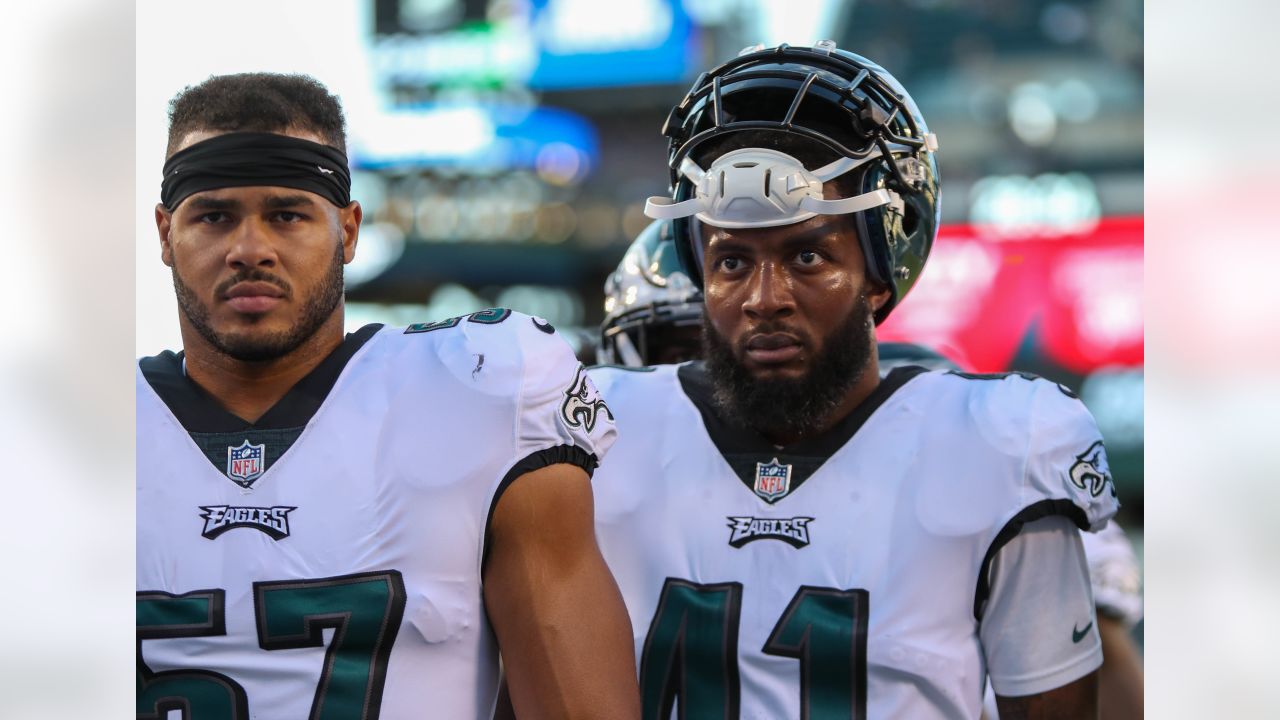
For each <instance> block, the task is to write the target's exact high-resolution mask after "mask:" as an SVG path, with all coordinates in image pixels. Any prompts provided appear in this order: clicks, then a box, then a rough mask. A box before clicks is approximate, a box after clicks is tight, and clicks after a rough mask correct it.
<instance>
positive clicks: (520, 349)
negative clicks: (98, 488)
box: [136, 73, 638, 720]
mask: <svg viewBox="0 0 1280 720" xmlns="http://www.w3.org/2000/svg"><path fill="white" fill-rule="evenodd" d="M167 157H168V159H167V161H166V162H165V166H164V176H163V177H164V179H163V184H162V185H161V202H160V204H159V205H158V206H157V207H156V209H155V221H156V227H157V230H158V232H159V239H160V255H161V259H162V260H163V262H164V263H165V265H167V266H169V267H170V268H171V270H172V275H173V284H174V288H175V291H176V293H177V299H178V306H179V311H180V312H179V317H178V322H179V326H180V329H181V334H182V346H183V347H182V351H181V352H177V353H175V352H164V353H161V354H159V355H156V356H154V357H149V358H144V359H142V360H141V361H140V362H139V367H138V373H137V383H136V384H137V434H138V448H137V504H138V506H137V510H138V512H137V518H138V521H137V635H138V658H137V665H138V674H137V683H138V685H137V716H138V717H139V718H143V717H146V718H158V717H165V716H167V713H168V711H170V710H173V709H182V711H183V716H184V717H211V718H225V719H230V718H249V717H254V718H289V719H291V720H292V719H293V718H304V717H310V718H344V719H345V718H377V717H383V718H407V717H421V716H423V715H424V714H425V715H429V716H431V717H441V718H488V717H490V716H491V714H492V712H493V706H494V700H495V696H496V688H497V686H498V680H499V678H498V674H499V673H498V654H497V650H498V648H500V649H501V654H502V658H503V661H504V666H505V671H506V677H507V681H508V685H509V687H510V690H511V696H512V699H513V701H514V704H515V707H516V708H517V709H518V710H519V711H520V712H521V713H522V714H527V715H529V716H535V717H557V718H561V717H591V718H599V717H611V718H612V717H620V718H625V717H633V716H635V714H636V711H637V710H638V702H637V699H636V687H635V666H634V661H633V659H632V656H631V653H630V649H629V647H628V644H627V641H628V632H629V631H628V625H627V616H626V610H625V608H624V606H623V604H622V600H621V597H620V595H619V593H618V590H617V586H616V584H615V583H614V581H613V579H612V577H611V576H610V574H609V571H608V569H607V567H606V566H605V564H604V562H603V560H602V559H601V556H600V553H599V550H598V547H597V545H596V542H595V540H594V537H593V534H592V533H593V530H592V495H591V487H590V483H589V479H588V478H589V476H590V475H591V473H592V471H593V470H594V468H595V466H596V464H597V461H598V460H599V459H600V458H601V457H603V456H604V454H605V452H606V451H607V450H608V448H609V446H610V445H611V444H612V443H613V439H614V436H615V430H614V424H613V421H612V417H611V416H610V413H609V410H608V408H607V407H606V406H605V405H604V402H603V401H602V400H601V399H600V397H599V395H598V394H597V393H596V391H595V388H594V387H593V386H592V384H591V381H590V380H589V379H588V378H587V376H586V374H585V371H584V370H583V369H582V367H581V365H580V364H579V363H578V362H577V361H576V360H575V358H574V356H573V353H572V351H571V350H570V349H569V347H568V345H567V344H566V343H565V342H563V341H562V339H561V338H560V337H559V336H557V334H556V332H555V330H554V328H552V327H551V326H550V325H548V324H547V323H545V322H543V321H541V320H539V319H537V318H531V317H529V316H525V315H520V314H518V313H513V312H510V311H508V310H505V309H501V308H496V309H491V310H484V311H480V312H476V313H472V314H470V315H466V316H462V317H455V318H449V319H447V320H440V321H436V322H429V323H421V324H416V325H410V326H408V327H404V328H400V327H397V328H392V327H382V326H380V325H369V326H366V327H364V328H361V329H360V330H358V331H356V332H354V333H350V334H347V335H345V336H344V334H343V265H344V264H345V263H349V262H351V260H352V258H353V256H354V254H355V251H356V240H357V237H358V232H359V227H360V220H361V209H360V205H359V203H358V202H356V201H354V200H353V199H351V197H350V187H351V178H350V173H349V170H348V167H347V159H346V156H345V147H344V122H343V117H342V110H341V107H340V105H339V103H338V100H337V98H335V97H333V96H332V95H330V94H329V92H328V91H327V90H326V89H325V88H324V87H323V86H322V85H320V84H319V83H317V82H315V81H314V80H312V79H310V78H308V77H305V76H299V75H289V76H283V75H272V74H259V73H253V74H243V75H228V76H220V77H213V78H210V79H209V80H207V81H205V82H203V83H201V84H199V85H197V86H195V87H190V88H187V89H186V90H184V91H183V92H182V93H180V94H179V95H178V96H177V97H175V98H174V100H173V102H172V104H171V106H170V126H169V147H168V154H167ZM495 636H496V646H497V647H495ZM550 658H555V661H554V662H550V661H549V659H550Z"/></svg>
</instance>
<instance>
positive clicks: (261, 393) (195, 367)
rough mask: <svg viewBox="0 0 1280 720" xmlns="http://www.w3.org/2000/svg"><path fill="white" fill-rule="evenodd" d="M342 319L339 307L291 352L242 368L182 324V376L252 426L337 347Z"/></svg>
mask: <svg viewBox="0 0 1280 720" xmlns="http://www.w3.org/2000/svg"><path fill="white" fill-rule="evenodd" d="M342 337H343V313H342V307H341V306H339V307H338V309H337V310H335V311H334V313H333V315H331V316H330V317H329V319H328V320H326V321H325V323H324V324H323V325H321V326H320V328H319V329H318V330H316V332H315V333H314V334H313V335H312V336H311V337H310V338H308V339H307V340H306V341H305V342H303V343H302V344H301V345H299V346H298V347H297V348H295V349H294V350H293V351H292V352H290V353H288V354H286V355H282V356H280V357H278V358H275V359H272V360H266V361H262V362H245V361H242V360H236V359H235V358H233V357H231V356H229V355H225V354H223V353H222V352H220V351H218V350H217V349H216V348H214V347H213V346H212V345H210V344H209V342H208V341H207V340H205V339H204V338H203V337H202V336H201V335H200V334H199V333H198V332H196V331H195V330H194V329H193V328H190V327H188V326H187V325H186V323H183V325H182V346H183V351H184V356H185V358H186V374H187V377H188V378H190V379H191V380H192V381H193V382H195V383H196V384H197V385H199V386H200V387H201V388H202V389H203V390H204V391H205V392H207V393H209V395H210V396H211V397H212V398H213V399H214V400H215V401H216V402H217V403H218V404H219V405H221V406H222V408H223V409H224V410H226V411H227V412H229V413H231V414H232V415H235V416H236V417H238V418H240V419H242V420H244V421H246V422H250V423H253V422H257V421H258V418H260V417H262V416H263V415H264V414H266V412H267V411H268V410H270V409H271V408H272V406H274V405H275V404H276V403H277V402H279V401H280V399H281V398H283V397H284V396H285V394H286V393H288V392H289V390H290V388H292V387H293V386H294V385H296V384H297V383H298V381H299V380H301V379H302V378H304V377H306V376H307V374H308V373H310V372H311V371H312V370H314V369H315V368H316V366H317V365H319V364H320V363H321V362H323V361H324V359H325V358H326V357H328V356H329V353H331V352H333V351H334V349H335V348H337V347H338V346H339V345H341V344H342Z"/></svg>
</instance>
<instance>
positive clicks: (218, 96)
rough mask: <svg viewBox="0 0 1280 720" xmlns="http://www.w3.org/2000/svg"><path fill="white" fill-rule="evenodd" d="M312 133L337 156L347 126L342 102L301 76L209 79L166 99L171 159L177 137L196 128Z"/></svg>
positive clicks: (344, 144) (251, 75)
mask: <svg viewBox="0 0 1280 720" xmlns="http://www.w3.org/2000/svg"><path fill="white" fill-rule="evenodd" d="M288 129H296V130H305V131H308V132H313V133H315V134H316V135H319V136H320V137H321V138H323V139H324V141H325V144H327V145H331V146H333V147H335V148H337V149H338V150H341V151H342V152H343V153H346V151H347V140H346V130H347V123H346V120H345V119H344V118H343V115H342V102H341V101H339V100H338V98H337V97H336V96H334V95H333V94H332V93H330V92H329V89H328V88H326V87H325V86H324V85H322V84H320V83H319V82H318V81H317V80H316V79H315V78H313V77H311V76H309V75H302V74H290V75H286V74H281V73H265V72H258V73H238V74H235V75H213V76H211V77H210V78H209V79H208V80H205V81H204V82H202V83H200V84H199V85H192V86H188V87H186V88H184V89H183V90H182V92H180V93H178V94H177V95H175V96H174V98H173V99H172V100H170V101H169V146H168V149H167V150H166V151H165V156H166V157H168V156H170V155H172V154H173V153H174V152H175V151H176V150H177V148H178V144H179V143H180V142H182V138H184V137H186V135H187V134H188V133H190V132H193V131H196V130H222V131H227V132H282V131H284V130H288Z"/></svg>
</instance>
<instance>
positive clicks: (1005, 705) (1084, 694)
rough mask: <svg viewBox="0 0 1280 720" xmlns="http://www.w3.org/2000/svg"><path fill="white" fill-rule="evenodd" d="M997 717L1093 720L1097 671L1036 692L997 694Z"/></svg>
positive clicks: (1096, 690) (1008, 719)
mask: <svg viewBox="0 0 1280 720" xmlns="http://www.w3.org/2000/svg"><path fill="white" fill-rule="evenodd" d="M996 707H997V708H998V709H999V710H1000V720H1096V718H1097V717H1098V673H1097V672H1096V671H1095V672H1091V673H1089V674H1088V675H1085V676H1084V677H1082V678H1080V679H1079V680H1076V681H1075V682H1072V683H1068V684H1067V685H1063V686H1062V687H1060V688H1055V689H1053V690H1050V691H1048V692H1043V693H1040V694H1038V695H1027V696H1023V697H1004V696H999V695H998V696H996Z"/></svg>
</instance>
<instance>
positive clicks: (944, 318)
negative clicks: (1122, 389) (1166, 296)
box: [876, 217, 1143, 374]
mask: <svg viewBox="0 0 1280 720" xmlns="http://www.w3.org/2000/svg"><path fill="white" fill-rule="evenodd" d="M1142 228H1143V219H1142V218H1141V217H1124V218H1107V219H1104V220H1102V221H1101V222H1099V223H1098V225H1097V226H1096V227H1094V228H1093V229H1092V230H1090V231H1089V232H1087V233H1084V234H1079V235H1061V236H1056V237H1026V238H1019V237H1013V238H1010V237H1007V236H1005V237H1000V238H998V239H993V238H991V237H988V236H985V235H983V234H982V233H980V232H979V231H978V230H977V229H975V228H973V227H970V226H965V225H949V226H944V227H943V228H941V230H940V231H939V233H938V240H937V242H936V244H935V245H934V247H933V251H932V253H931V254H930V257H929V263H928V265H927V266H926V268H925V271H924V275H923V276H922V277H921V278H920V282H919V283H918V284H917V285H916V287H915V288H914V289H913V290H912V291H911V294H910V295H908V297H907V299H906V301H905V302H903V303H902V305H901V306H899V307H898V308H897V309H895V310H894V311H893V314H892V315H891V316H890V317H889V319H888V320H887V321H885V323H884V324H883V325H881V326H880V327H879V329H878V330H877V333H876V334H877V337H878V338H879V339H881V340H895V341H904V342H918V343H923V344H925V345H929V346H932V347H935V348H937V349H938V350H940V351H942V352H943V353H945V354H947V355H949V356H952V357H953V358H954V359H955V360H957V361H959V362H960V363H961V364H962V365H964V366H966V367H968V368H970V369H972V370H976V371H978V372H998V371H1001V370H1007V369H1008V368H1009V364H1010V362H1011V361H1012V360H1013V358H1014V355H1015V354H1016V353H1017V352H1018V349H1019V347H1021V346H1022V345H1023V344H1024V343H1025V342H1027V341H1028V338H1029V337H1030V338H1031V339H1033V340H1034V342H1035V343H1036V345H1037V349H1038V350H1039V352H1040V353H1042V354H1043V355H1045V356H1046V357H1048V358H1049V359H1051V360H1052V361H1053V362H1055V363H1057V364H1058V365H1061V366H1063V367H1064V368H1067V369H1069V370H1072V371H1074V372H1077V373H1080V374H1086V373H1089V372H1091V371H1093V370H1096V369H1098V368H1100V367H1106V366H1120V367H1134V366H1141V365H1142V361H1143V324H1142V317H1143V316H1142Z"/></svg>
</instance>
